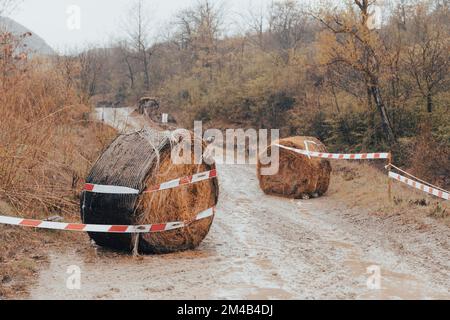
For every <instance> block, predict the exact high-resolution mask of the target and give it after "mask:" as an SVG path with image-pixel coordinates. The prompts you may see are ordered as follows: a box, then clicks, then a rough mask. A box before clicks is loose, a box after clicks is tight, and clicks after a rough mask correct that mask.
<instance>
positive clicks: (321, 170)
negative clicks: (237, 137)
mask: <svg viewBox="0 0 450 320" xmlns="http://www.w3.org/2000/svg"><path fill="white" fill-rule="evenodd" d="M305 141H313V142H315V143H316V144H312V143H308V147H309V150H310V151H319V152H327V150H326V148H325V146H324V145H323V144H322V143H321V142H320V141H319V140H318V139H316V138H312V137H291V138H286V139H281V140H279V141H277V144H280V145H283V146H287V147H291V148H296V149H303V150H306V146H305ZM272 148H277V147H274V146H270V147H269V154H270V152H271V149H272ZM279 151H280V165H279V171H278V173H277V174H275V175H271V176H262V175H261V168H263V167H265V165H262V164H261V162H260V161H259V160H258V165H257V175H258V179H259V185H260V187H261V189H262V190H263V191H264V192H265V193H266V194H269V195H278V196H284V197H288V198H294V199H302V198H304V197H306V196H308V197H314V196H322V195H323V194H325V193H326V192H327V190H328V186H329V184H330V175H331V170H332V169H331V165H330V162H329V161H328V160H326V159H319V158H311V159H309V158H308V157H307V156H305V155H301V154H298V153H295V152H294V151H290V150H286V149H283V148H279Z"/></svg>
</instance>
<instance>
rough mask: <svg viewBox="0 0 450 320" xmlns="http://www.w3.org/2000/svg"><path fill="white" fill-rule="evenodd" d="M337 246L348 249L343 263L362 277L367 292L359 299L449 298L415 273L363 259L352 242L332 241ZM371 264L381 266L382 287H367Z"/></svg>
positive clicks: (355, 274)
mask: <svg viewBox="0 0 450 320" xmlns="http://www.w3.org/2000/svg"><path fill="white" fill-rule="evenodd" d="M330 244H331V245H333V246H334V247H335V248H339V249H343V250H345V251H346V259H345V260H344V262H343V265H344V266H345V267H346V268H347V269H348V270H350V272H351V273H352V274H353V275H354V276H355V278H357V279H358V280H359V279H361V280H360V281H359V282H360V283H361V288H362V289H365V292H364V293H362V294H361V295H360V296H358V299H367V300H372V299H380V300H393V299H401V300H417V299H449V295H448V294H446V293H445V292H442V293H441V294H440V293H435V292H433V293H431V291H430V290H428V289H427V288H426V285H425V284H424V283H421V280H419V279H417V277H415V276H414V275H411V274H406V273H400V272H395V271H391V270H389V269H388V268H386V267H385V266H383V265H381V264H380V263H379V262H378V263H376V262H370V261H365V260H363V259H361V256H360V254H359V253H358V252H356V249H355V247H354V246H353V245H352V244H351V243H347V242H343V241H330ZM370 266H379V267H380V271H381V289H369V288H367V280H368V279H369V277H370V276H371V274H370V273H368V271H367V268H368V267H370Z"/></svg>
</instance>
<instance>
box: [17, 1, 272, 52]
mask: <svg viewBox="0 0 450 320" xmlns="http://www.w3.org/2000/svg"><path fill="white" fill-rule="evenodd" d="M22 1H23V2H22V4H21V6H20V7H19V8H18V9H17V10H16V11H15V12H13V13H12V14H11V15H10V17H11V18H13V19H14V20H16V21H17V22H19V23H21V24H23V25H24V26H25V27H27V28H29V29H30V30H32V31H33V32H35V33H36V34H38V35H39V36H41V37H42V38H43V39H44V40H45V41H47V43H48V44H49V45H50V46H52V47H53V48H54V49H57V50H62V51H64V50H66V49H69V48H74V47H78V48H79V47H82V46H84V45H86V44H87V43H99V42H100V43H103V44H107V43H108V42H109V41H110V40H112V39H113V38H117V36H118V35H119V34H120V32H121V30H122V29H123V28H122V27H121V26H123V20H124V18H125V17H126V16H127V12H128V11H129V7H130V6H131V5H132V3H133V0H22ZM213 1H214V0H213ZM145 2H146V3H147V7H148V8H149V15H150V16H151V17H155V18H156V20H158V22H157V24H156V25H162V24H163V23H167V21H168V20H170V18H171V17H172V16H173V14H174V13H176V12H177V11H179V10H180V9H182V8H185V7H188V6H189V5H190V4H193V3H195V2H196V0H145ZM222 2H223V3H224V5H225V8H226V10H227V12H228V13H227V17H228V21H229V22H230V21H233V16H234V17H236V15H237V14H238V13H239V12H243V11H245V10H248V8H250V7H260V6H261V5H268V4H270V3H271V2H272V0H222ZM72 5H76V6H78V7H79V8H80V10H81V12H80V18H81V24H80V29H75V30H70V29H69V28H68V26H67V23H68V19H69V16H70V15H69V14H68V13H67V10H68V8H70V7H71V6H72ZM71 21H73V20H71ZM155 29H156V28H155Z"/></svg>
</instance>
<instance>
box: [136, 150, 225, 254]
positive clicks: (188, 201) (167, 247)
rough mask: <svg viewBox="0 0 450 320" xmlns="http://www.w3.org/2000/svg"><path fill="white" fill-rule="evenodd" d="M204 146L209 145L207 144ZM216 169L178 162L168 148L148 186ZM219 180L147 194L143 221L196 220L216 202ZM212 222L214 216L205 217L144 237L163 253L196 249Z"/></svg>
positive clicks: (142, 213)
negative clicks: (175, 162)
mask: <svg viewBox="0 0 450 320" xmlns="http://www.w3.org/2000/svg"><path fill="white" fill-rule="evenodd" d="M204 147H206V145H205V144H204ZM192 161H194V152H192ZM192 163H194V162H192ZM212 169H215V166H214V165H213V166H212V167H210V166H208V165H206V164H205V163H203V164H201V165H194V164H190V165H175V164H173V163H172V161H171V159H170V150H169V149H166V150H165V152H164V153H163V154H161V161H160V165H159V167H158V168H157V169H156V170H154V172H152V174H151V175H150V176H149V177H148V178H147V186H149V187H150V186H153V185H155V184H159V183H162V182H167V181H171V180H173V179H177V178H180V177H186V176H190V175H193V174H196V173H201V172H205V171H209V170H212ZM215 180H216V179H211V180H206V181H202V182H199V183H195V184H193V185H189V186H184V187H180V188H178V189H170V190H165V191H162V192H158V193H150V194H147V195H144V196H143V198H142V199H141V202H140V205H139V209H138V212H140V216H141V219H140V221H139V224H151V223H161V222H167V221H192V220H193V219H194V218H195V217H196V215H197V214H198V213H200V212H202V211H204V210H206V209H208V208H211V207H213V206H215V205H216V203H217V197H218V192H219V190H218V185H217V182H216V181H215ZM212 222H213V218H212V217H211V218H207V219H202V220H200V221H197V222H194V223H193V224H191V225H190V226H189V227H188V228H183V229H178V230H174V231H170V232H164V233H152V234H145V235H143V239H144V240H145V241H146V242H147V243H148V244H149V245H150V246H151V247H153V248H156V251H159V252H171V251H179V250H186V249H193V248H196V247H197V246H199V245H200V243H201V242H202V241H203V239H204V238H205V237H206V235H207V234H208V232H209V229H210V227H211V224H212Z"/></svg>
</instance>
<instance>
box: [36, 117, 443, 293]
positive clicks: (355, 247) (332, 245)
mask: <svg viewBox="0 0 450 320" xmlns="http://www.w3.org/2000/svg"><path fill="white" fill-rule="evenodd" d="M127 110H128V111H127ZM129 111H130V110H129V109H123V110H120V111H116V124H115V126H117V122H119V123H122V125H123V130H128V129H130V128H133V127H138V128H139V126H142V119H131V120H130V117H128V120H125V121H126V125H125V124H124V122H123V118H124V117H127V114H129ZM106 113H107V114H106V116H105V122H107V123H110V124H111V125H113V124H114V123H113V122H114V121H113V119H112V118H111V117H112V115H111V112H110V111H107V112H106ZM118 114H120V115H119V116H118ZM117 117H119V118H121V119H122V120H117ZM126 128H128V129H126ZM218 170H219V177H220V188H221V194H220V200H219V204H218V211H217V216H216V219H215V221H214V224H213V227H212V229H211V232H210V233H209V235H208V237H207V238H206V239H205V241H204V242H203V243H202V245H201V246H200V247H199V248H198V249H197V250H194V251H191V252H183V253H176V254H169V255H162V256H146V257H140V258H133V257H130V256H126V255H120V254H117V253H112V252H109V251H105V250H102V249H98V248H95V247H89V246H87V248H85V249H83V248H82V249H78V250H77V249H70V250H66V251H62V252H59V251H55V252H52V253H51V254H50V257H51V259H50V260H51V262H50V265H49V268H48V269H47V270H42V272H41V273H40V276H39V280H38V281H37V283H36V285H35V286H34V287H33V288H32V290H31V295H30V297H31V298H32V299H52V298H58V299H61V298H63V299H326V298H331V299H335V298H338V299H355V298H360V299H375V298H385V299H399V298H400V299H415V298H418V299H438V298H445V299H450V291H449V290H450V279H449V274H450V257H449V252H450V237H449V231H448V228H446V227H440V226H439V225H436V224H434V222H433V221H429V222H428V228H426V230H417V229H415V228H410V227H408V226H406V225H404V224H399V223H397V222H396V221H395V219H394V220H392V221H386V220H380V219H377V218H376V217H369V216H367V215H366V214H365V213H364V212H360V211H359V212H358V211H355V210H350V209H347V208H346V207H345V206H343V205H342V204H339V203H333V202H332V201H331V200H330V199H329V198H327V197H326V196H325V197H323V198H320V199H313V200H308V201H300V200H286V199H280V198H276V197H270V196H266V195H264V194H263V193H262V192H261V190H260V189H259V186H258V182H257V179H256V175H255V167H254V166H247V165H246V166H237V165H220V166H218ZM71 265H77V266H79V267H80V268H81V289H80V290H69V289H67V287H66V280H67V277H68V274H67V273H66V271H67V268H68V267H69V266H71ZM372 265H377V266H379V267H380V271H381V289H377V290H373V289H368V287H367V279H368V277H369V274H368V273H367V267H369V266H372Z"/></svg>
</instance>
